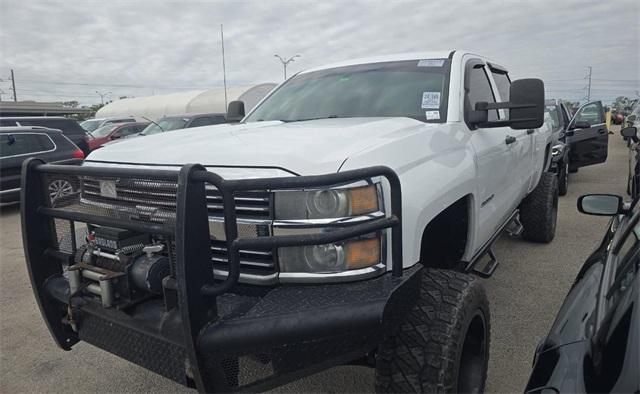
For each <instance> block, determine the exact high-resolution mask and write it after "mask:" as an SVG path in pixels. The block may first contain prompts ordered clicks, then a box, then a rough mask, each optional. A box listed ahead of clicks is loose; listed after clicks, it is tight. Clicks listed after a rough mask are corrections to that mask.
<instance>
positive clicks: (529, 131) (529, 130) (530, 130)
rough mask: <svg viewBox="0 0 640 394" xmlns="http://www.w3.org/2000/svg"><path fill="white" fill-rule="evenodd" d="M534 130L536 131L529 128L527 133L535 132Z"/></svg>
mask: <svg viewBox="0 0 640 394" xmlns="http://www.w3.org/2000/svg"><path fill="white" fill-rule="evenodd" d="M534 131H535V130H534V129H528V130H527V134H533V132H534Z"/></svg>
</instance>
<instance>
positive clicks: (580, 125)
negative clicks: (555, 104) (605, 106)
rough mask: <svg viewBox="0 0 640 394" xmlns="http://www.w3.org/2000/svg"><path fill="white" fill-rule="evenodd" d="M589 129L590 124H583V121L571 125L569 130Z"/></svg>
mask: <svg viewBox="0 0 640 394" xmlns="http://www.w3.org/2000/svg"><path fill="white" fill-rule="evenodd" d="M589 127H591V123H589V122H585V121H584V120H578V121H576V122H575V123H574V124H573V126H572V127H571V128H572V129H588V128H589Z"/></svg>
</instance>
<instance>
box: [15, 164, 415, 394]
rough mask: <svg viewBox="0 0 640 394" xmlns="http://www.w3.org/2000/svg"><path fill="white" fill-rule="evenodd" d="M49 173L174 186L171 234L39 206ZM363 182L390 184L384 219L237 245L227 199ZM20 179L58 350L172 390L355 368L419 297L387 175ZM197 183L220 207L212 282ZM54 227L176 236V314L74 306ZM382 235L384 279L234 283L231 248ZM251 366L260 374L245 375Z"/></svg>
mask: <svg viewBox="0 0 640 394" xmlns="http://www.w3.org/2000/svg"><path fill="white" fill-rule="evenodd" d="M50 173H56V174H62V175H65V174H66V175H69V176H86V177H98V178H99V177H117V178H125V179H133V178H137V179H150V180H156V181H171V182H176V181H177V185H178V187H177V209H176V219H175V225H172V224H167V223H152V222H143V221H137V220H122V219H115V218H113V217H108V216H101V215H93V214H90V213H80V212H69V211H65V210H64V209H58V208H52V207H49V206H48V204H47V200H46V199H47V198H48V197H47V193H46V192H47V190H46V189H45V186H44V183H43V182H42V177H43V175H45V174H50ZM373 177H384V178H386V179H387V181H388V183H389V185H390V186H391V190H390V191H391V214H390V215H387V217H384V218H379V219H375V220H372V221H369V222H367V223H365V224H357V225H352V226H349V227H346V228H343V229H339V230H336V231H332V232H327V233H321V234H312V235H295V236H264V237H254V238H239V237H238V234H237V218H236V210H235V200H234V193H235V192H241V191H250V190H281V189H296V188H313V187H322V186H334V185H340V184H347V183H350V182H354V181H358V180H362V179H370V178H373ZM22 178H23V179H22V185H23V187H22V200H21V203H22V227H23V243H24V248H25V256H26V259H27V266H28V270H29V275H30V278H31V284H32V288H33V291H34V293H35V296H36V299H37V302H38V305H39V307H40V311H41V313H42V316H43V318H44V320H45V322H46V323H47V326H48V328H49V331H50V332H51V334H52V336H53V337H54V339H55V340H56V342H57V344H58V345H59V346H60V347H61V348H63V349H65V350H70V349H71V346H73V345H74V344H75V343H76V342H78V341H79V340H85V341H88V342H90V343H92V344H94V345H96V346H98V347H101V348H103V349H105V350H107V351H110V352H112V353H114V354H116V355H119V356H121V357H123V358H125V359H128V360H129V361H132V362H134V363H137V364H139V365H141V366H143V367H146V368H148V369H150V370H153V371H154V372H157V373H159V374H161V375H163V376H165V377H168V378H171V379H173V380H175V381H178V382H180V383H182V384H185V385H190V386H194V385H195V387H196V388H197V389H198V390H199V391H201V392H212V391H232V390H264V389H267V388H269V387H273V386H276V385H279V384H283V383H286V382H288V381H290V380H293V379H296V378H299V377H302V376H305V375H307V374H309V373H313V372H316V371H319V370H322V369H325V368H328V367H331V366H334V365H338V364H341V363H345V362H350V361H353V360H355V359H359V358H361V357H363V356H364V355H366V354H367V353H368V352H370V351H372V350H374V349H375V348H376V347H377V345H378V344H379V343H380V342H381V341H382V340H384V338H385V337H386V336H387V335H388V334H389V333H390V332H391V330H392V329H393V328H394V327H396V326H397V323H398V321H399V320H400V319H402V318H403V317H404V316H405V314H406V313H407V312H408V311H409V310H410V308H411V307H412V306H413V302H414V301H415V299H417V296H418V294H419V293H418V292H419V275H417V273H418V272H419V270H420V268H419V267H415V268H412V269H407V270H404V272H403V267H402V234H401V231H402V230H401V225H400V223H401V191H400V182H399V179H398V177H397V175H396V174H395V172H393V171H392V170H391V169H389V168H387V167H382V166H378V167H369V168H364V169H358V170H353V171H346V172H343V173H336V174H329V175H320V176H300V177H293V176H292V177H284V178H264V179H247V180H226V179H223V178H222V177H220V176H218V175H217V174H215V173H212V172H209V171H207V170H206V169H205V168H204V167H202V166H200V165H197V164H188V165H184V166H183V167H182V168H181V169H180V171H170V170H156V169H149V168H145V169H131V168H104V167H88V166H84V167H81V166H75V165H60V164H45V163H43V162H42V161H40V160H38V159H31V160H28V161H27V162H25V164H24V166H23V170H22ZM205 183H208V184H211V185H213V186H215V187H216V188H217V189H218V190H219V192H220V193H221V195H222V198H223V207H224V227H225V231H226V244H227V250H228V261H229V265H228V269H229V273H228V276H227V277H226V278H225V279H224V280H221V281H220V280H219V281H216V280H214V277H213V270H212V267H211V264H210V261H211V260H210V256H209V253H210V239H209V227H208V213H207V207H206V192H205ZM54 218H56V219H58V220H68V221H69V223H70V224H71V225H73V223H74V221H79V222H84V223H91V224H96V225H102V226H110V227H118V228H123V229H129V230H133V231H139V232H143V233H150V234H161V235H166V236H171V237H174V239H175V243H176V275H175V276H176V278H175V279H176V281H175V287H176V288H177V308H175V309H173V310H170V311H165V310H163V308H162V305H163V304H162V302H161V301H157V300H156V301H149V302H147V303H143V304H142V305H139V306H138V307H136V308H135V310H133V312H129V313H124V312H123V311H119V310H115V309H113V308H102V307H101V306H100V304H99V303H95V302H88V301H87V300H84V299H83V297H76V298H73V297H72V295H71V294H69V287H68V283H67V281H66V279H65V278H64V277H63V275H62V274H63V272H62V265H61V263H60V262H66V263H72V261H73V256H71V255H67V254H65V253H61V252H60V251H57V250H55V249H54V248H51V239H52V237H53V234H52V231H53V230H51V228H52V226H51V224H52V220H53V219H54ZM72 228H73V227H72ZM387 228H390V229H391V245H392V246H391V247H392V272H391V273H387V274H383V275H382V276H379V277H377V278H374V279H369V280H366V281H360V282H351V283H343V284H327V285H286V286H285V285H282V286H277V287H270V288H262V287H258V286H247V285H242V284H239V283H238V278H239V274H240V268H239V250H240V249H244V248H254V249H272V248H277V247H284V246H302V245H312V244H325V243H331V242H336V241H340V240H344V239H348V238H352V237H356V236H360V235H364V234H368V233H371V232H375V231H380V230H383V229H387ZM74 236H75V235H74ZM74 242H75V241H74ZM238 289H240V290H242V291H237V292H236V290H238ZM71 316H72V317H71ZM71 323H73V324H74V327H77V329H76V330H74V329H72V324H71ZM250 369H252V370H257V371H258V372H257V373H256V372H246V371H247V370H250Z"/></svg>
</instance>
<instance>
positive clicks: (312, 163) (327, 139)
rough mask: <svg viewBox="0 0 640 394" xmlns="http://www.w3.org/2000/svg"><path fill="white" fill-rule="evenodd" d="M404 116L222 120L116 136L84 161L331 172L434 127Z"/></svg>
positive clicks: (308, 172) (309, 173)
mask: <svg viewBox="0 0 640 394" xmlns="http://www.w3.org/2000/svg"><path fill="white" fill-rule="evenodd" d="M434 126H438V125H437V124H426V123H423V122H419V121H417V120H414V119H410V118H344V119H319V120H310V121H303V122H291V123H283V122H280V121H270V122H255V123H247V124H223V125H216V126H205V127H196V128H190V129H183V130H174V131H169V132H165V133H161V134H156V135H152V136H148V137H145V138H133V139H131V140H121V141H120V142H118V143H117V144H107V145H105V146H104V147H103V148H101V149H99V150H97V151H95V152H92V153H91V154H90V155H89V157H88V158H87V160H88V161H102V162H112V163H129V164H155V165H182V164H186V163H199V164H202V165H205V166H210V167H215V166H225V167H229V166H230V167H263V168H265V167H278V168H283V169H286V170H289V171H291V172H294V173H296V174H299V175H312V174H323V173H331V172H336V171H338V170H339V169H340V167H341V165H342V164H343V163H344V162H345V161H346V160H347V159H348V158H349V157H350V156H352V155H354V154H356V153H358V152H360V151H363V150H365V149H367V148H368V147H370V146H374V145H379V144H381V143H384V142H385V141H391V140H394V139H397V138H402V137H403V136H405V135H407V134H410V133H414V132H416V131H418V130H423V129H424V128H425V127H434Z"/></svg>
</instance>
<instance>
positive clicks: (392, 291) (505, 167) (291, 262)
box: [22, 51, 558, 392]
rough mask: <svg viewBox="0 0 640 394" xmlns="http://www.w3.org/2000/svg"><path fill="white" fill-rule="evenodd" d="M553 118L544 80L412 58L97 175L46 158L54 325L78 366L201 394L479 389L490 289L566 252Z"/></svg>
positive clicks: (288, 89)
mask: <svg viewBox="0 0 640 394" xmlns="http://www.w3.org/2000/svg"><path fill="white" fill-rule="evenodd" d="M543 111H544V87H543V83H542V81H540V80H537V79H523V80H517V81H513V82H512V81H511V80H510V78H509V75H508V72H507V70H506V69H505V68H504V67H502V66H500V65H498V64H497V63H495V62H493V61H491V60H488V59H486V58H484V57H482V56H478V55H475V54H473V53H469V52H463V51H451V52H427V53H414V54H404V55H394V56H383V57H375V58H368V59H359V60H354V61H349V62H344V63H338V64H333V65H330V66H325V67H319V68H315V69H312V70H308V71H304V72H301V73H299V74H297V75H295V76H293V77H291V78H290V79H288V80H287V81H286V82H284V83H283V84H281V85H280V86H279V87H277V88H276V89H274V90H273V91H272V92H271V93H270V94H269V95H268V96H267V97H266V98H265V99H263V100H262V102H261V103H260V104H259V105H257V106H256V108H254V109H253V110H252V111H251V112H250V113H249V114H247V115H246V116H244V115H245V114H244V109H243V105H242V103H241V102H232V103H230V105H229V113H228V118H229V120H233V119H237V120H240V119H241V121H240V122H239V123H236V124H224V125H217V126H206V127H200V128H193V129H189V130H178V131H173V132H168V133H162V134H161V135H157V136H151V137H148V138H145V139H144V141H142V140H137V139H136V140H132V141H124V142H122V143H119V144H115V145H113V146H107V147H105V148H103V149H100V150H97V151H95V152H93V153H91V155H90V156H89V157H88V158H87V160H85V161H84V163H83V164H82V165H81V166H72V165H55V164H44V163H42V162H38V161H37V160H31V161H29V162H28V163H26V164H25V166H24V169H23V185H24V187H23V196H22V209H23V223H24V234H25V235H24V244H25V251H26V256H27V260H28V265H29V268H30V274H31V279H32V284H33V288H34V292H35V294H36V298H37V300H38V302H39V304H40V307H41V310H42V313H43V316H44V318H45V320H46V321H47V323H48V325H49V327H50V330H51V332H52V334H53V336H54V338H55V339H56V341H57V342H58V344H59V345H60V346H61V347H62V348H64V349H69V348H70V347H71V346H72V345H73V344H75V343H76V342H77V341H79V340H84V341H87V342H90V343H92V344H94V345H96V346H98V347H101V348H103V349H105V350H107V351H110V352H112V353H115V354H117V355H119V356H121V357H123V358H126V359H128V360H130V361H133V362H135V363H137V364H139V365H142V366H144V367H146V368H148V369H151V370H152V371H154V372H157V373H159V374H161V375H163V376H165V377H168V378H170V379H173V380H175V381H178V382H180V383H183V384H185V385H191V386H194V387H196V388H197V389H198V390H200V391H203V392H211V391H233V390H238V389H248V390H262V389H266V388H269V387H273V386H275V385H279V384H282V383H284V382H286V381H290V380H292V379H297V378H300V377H302V376H305V375H307V374H310V373H314V372H317V371H319V370H321V369H324V368H328V367H331V366H334V365H339V364H344V363H359V364H364V365H369V366H372V367H375V368H376V389H377V390H379V391H385V392H388V391H391V392H409V391H447V392H449V391H450V392H458V391H465V392H466V391H482V390H483V388H484V384H485V380H486V372H487V362H488V355H489V353H488V351H489V349H488V348H489V336H490V329H489V327H490V324H489V306H488V301H487V298H486V295H485V293H484V290H483V288H482V287H481V285H480V283H479V282H478V281H477V280H475V277H474V275H473V273H475V274H479V275H481V276H485V277H488V276H490V275H491V274H492V273H493V271H494V270H495V268H496V266H497V261H496V258H495V256H494V255H493V253H492V252H491V249H490V247H491V244H492V243H493V241H494V240H495V239H496V238H497V236H498V235H499V234H500V233H501V232H502V231H503V230H504V229H505V228H506V229H508V230H509V231H510V232H511V233H513V234H520V233H522V235H523V237H524V238H526V239H528V240H532V241H538V242H549V241H551V240H552V239H553V237H554V233H555V221H556V212H557V196H558V190H557V189H558V185H557V178H556V177H555V176H554V175H553V174H550V173H547V172H546V171H545V170H546V169H547V168H548V165H549V161H550V143H551V129H550V127H548V125H547V124H543ZM189 163H198V164H189ZM60 174H62V175H64V176H65V177H66V179H68V181H69V183H70V184H71V185H72V187H73V190H74V192H73V193H72V194H70V195H68V196H65V197H57V198H56V199H55V200H52V199H50V198H48V196H47V193H46V187H44V186H42V185H43V182H41V180H42V179H45V180H46V179H48V177H51V176H56V177H57V179H59V178H60ZM45 183H46V182H45ZM43 228H44V229H47V230H46V231H44V232H43V230H42V229H43ZM82 231H84V232H85V233H86V234H87V235H86V236H84V237H82V238H81V239H79V240H78V239H76V238H77V237H74V236H70V237H69V236H68V234H77V233H78V232H82ZM65 234H66V238H65ZM55 262H57V263H55ZM134 343H135V344H137V345H136V346H132V344H134Z"/></svg>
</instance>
